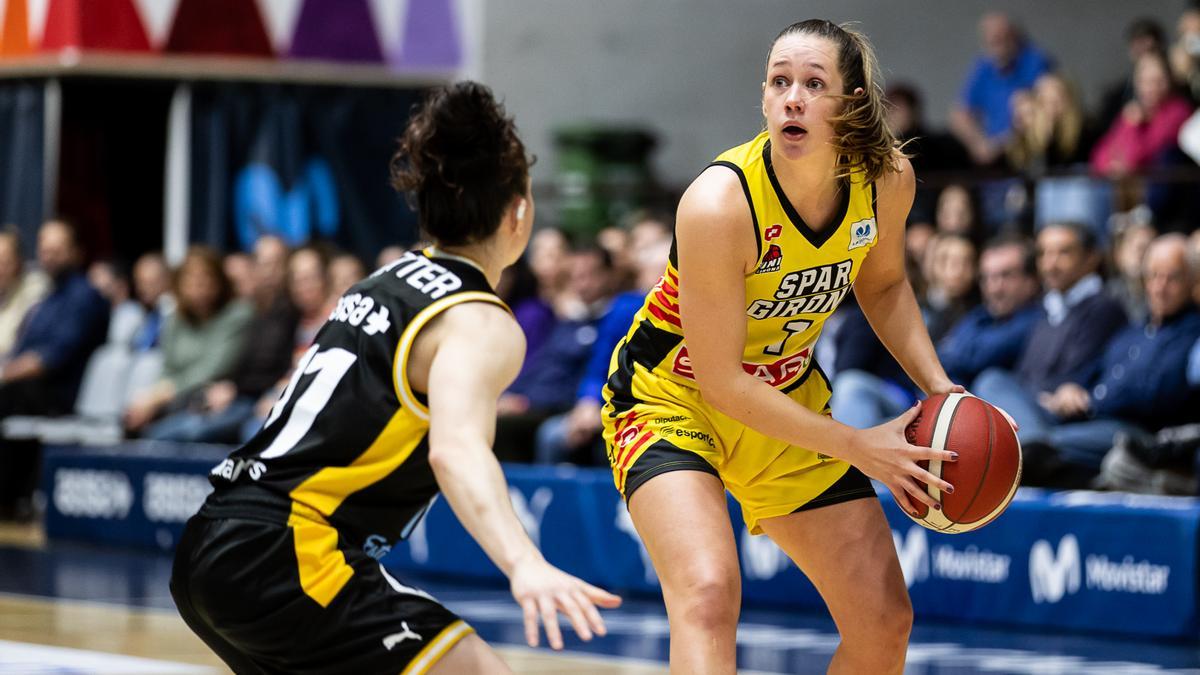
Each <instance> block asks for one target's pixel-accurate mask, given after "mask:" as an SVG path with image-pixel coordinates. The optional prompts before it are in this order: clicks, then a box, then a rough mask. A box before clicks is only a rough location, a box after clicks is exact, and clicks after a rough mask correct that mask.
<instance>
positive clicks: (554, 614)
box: [509, 555, 621, 649]
mask: <svg viewBox="0 0 1200 675" xmlns="http://www.w3.org/2000/svg"><path fill="white" fill-rule="evenodd" d="M509 583H510V585H511V588H512V594H513V598H515V599H516V601H517V604H518V605H520V606H521V611H522V613H523V614H524V615H525V641H526V642H528V643H529V646H530V647H536V646H538V620H539V619H540V620H541V622H542V625H543V626H545V628H546V641H547V642H549V643H550V646H551V647H552V648H554V649H562V648H563V640H562V631H560V630H559V627H558V613H559V612H562V613H563V614H565V615H566V617H567V619H568V620H570V622H571V626H572V627H573V628H574V629H575V633H576V634H577V635H579V637H580V638H581V639H583V640H585V641H587V640H591V639H592V635H593V634H595V635H600V636H603V635H604V634H605V633H607V629H606V628H605V627H604V619H602V618H600V612H599V611H597V610H596V606H597V605H599V606H600V607H604V608H607V609H612V608H615V607H619V606H620V605H621V598H619V597H617V596H615V595H613V594H612V593H609V592H608V591H605V590H603V589H600V588H596V587H595V586H593V585H591V584H589V583H587V582H586V581H583V580H582V579H579V578H576V577H573V576H571V575H570V574H567V573H566V572H563V571H562V570H560V569H558V568H557V567H555V566H553V565H551V564H550V563H548V562H546V560H545V559H544V558H542V557H541V556H540V555H539V556H536V557H533V556H530V557H528V558H526V559H525V560H523V561H521V562H519V563H517V564H516V566H514V567H513V569H512V574H511V575H510V576H509Z"/></svg>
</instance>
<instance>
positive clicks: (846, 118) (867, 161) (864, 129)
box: [771, 19, 907, 182]
mask: <svg viewBox="0 0 1200 675" xmlns="http://www.w3.org/2000/svg"><path fill="white" fill-rule="evenodd" d="M796 34H805V35H815V36H817V37H822V38H825V39H827V40H830V41H831V42H833V43H834V44H835V45H837V48H838V69H839V71H840V73H841V76H842V82H843V83H844V85H845V87H844V90H843V92H842V94H841V95H840V96H838V98H840V99H841V100H842V112H841V114H839V115H837V116H836V117H833V118H831V119H830V120H829V121H830V124H832V125H833V135H834V140H833V148H834V150H835V151H836V152H837V154H838V164H839V166H840V167H841V171H840V173H839V177H844V176H848V175H849V174H850V173H851V171H853V170H855V169H860V170H861V171H862V172H863V174H864V175H865V177H866V181H867V182H873V181H875V180H878V179H879V178H880V177H881V176H882V175H883V174H884V172H885V171H898V170H899V168H900V166H899V159H900V158H902V157H907V155H905V154H904V153H903V151H902V148H901V146H900V144H899V143H898V142H897V141H896V137H895V136H894V135H893V134H892V130H891V129H889V128H888V125H887V101H886V99H885V98H884V95H883V86H882V81H881V80H882V78H881V77H880V76H879V62H878V61H877V60H876V58H875V50H874V48H872V47H871V43H870V42H869V41H868V40H867V38H866V36H865V35H863V34H862V33H860V32H858V31H856V30H853V29H851V28H847V27H846V26H845V25H841V26H839V25H838V24H835V23H833V22H832V21H826V20H825V19H809V20H807V21H799V22H797V23H794V24H792V25H790V26H788V27H787V28H784V29H783V30H782V31H781V32H780V33H779V35H777V36H776V37H775V40H774V41H773V42H772V43H771V49H774V48H775V43H776V42H778V41H779V39H780V38H782V37H785V36H787V35H796ZM859 88H861V89H862V93H861V94H855V93H854V92H855V90H856V89H859Z"/></svg>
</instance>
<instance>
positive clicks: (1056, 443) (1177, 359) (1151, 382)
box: [1025, 234, 1200, 487]
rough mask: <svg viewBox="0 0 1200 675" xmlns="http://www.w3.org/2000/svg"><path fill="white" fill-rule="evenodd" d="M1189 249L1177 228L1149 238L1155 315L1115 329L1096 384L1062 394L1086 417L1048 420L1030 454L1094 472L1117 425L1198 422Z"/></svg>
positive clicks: (1151, 427) (1149, 287) (1198, 327)
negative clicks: (1191, 375) (1192, 379)
mask: <svg viewBox="0 0 1200 675" xmlns="http://www.w3.org/2000/svg"><path fill="white" fill-rule="evenodd" d="M1186 252H1187V244H1186V239H1185V238H1184V237H1183V236H1182V235H1179V234H1168V235H1163V236H1161V237H1159V238H1158V239H1156V240H1155V241H1154V243H1153V244H1151V245H1150V248H1149V249H1148V250H1147V252H1146V278H1145V282H1146V299H1147V304H1148V305H1149V308H1150V319H1149V320H1148V321H1147V322H1146V324H1145V325H1142V326H1130V327H1129V328H1127V329H1125V330H1124V331H1123V332H1121V333H1120V334H1118V335H1117V337H1116V338H1115V339H1114V340H1113V341H1112V343H1111V344H1110V345H1109V347H1108V349H1107V351H1106V352H1105V355H1104V360H1103V368H1102V371H1101V373H1100V374H1099V376H1098V378H1097V379H1096V380H1095V381H1094V382H1092V383H1091V386H1090V387H1083V386H1079V385H1069V386H1068V388H1067V390H1066V392H1065V394H1064V395H1065V396H1068V397H1069V398H1070V399H1071V403H1072V405H1073V407H1074V408H1076V409H1078V410H1079V411H1080V413H1082V414H1083V415H1085V416H1086V417H1087V420H1086V421H1082V422H1073V423H1069V424H1062V425H1057V426H1053V427H1049V428H1048V429H1047V430H1046V431H1045V433H1044V435H1043V436H1042V437H1040V438H1035V439H1032V440H1031V441H1030V442H1029V443H1026V444H1025V448H1026V452H1027V455H1028V454H1034V455H1045V454H1048V453H1053V456H1054V458H1055V459H1056V460H1057V461H1059V462H1061V463H1062V464H1063V465H1066V466H1070V467H1074V468H1077V469H1078V470H1079V471H1081V472H1086V474H1085V475H1095V474H1096V473H1097V472H1098V471H1099V468H1100V460H1101V459H1102V458H1103V457H1104V454H1105V453H1106V452H1107V451H1108V449H1109V448H1110V447H1112V442H1113V438H1114V436H1115V435H1116V433H1117V432H1119V431H1125V432H1135V433H1136V432H1137V431H1144V432H1155V431H1158V430H1160V429H1162V428H1164V427H1168V426H1174V425H1178V424H1183V423H1185V422H1189V421H1190V422H1194V421H1196V416H1197V410H1200V395H1198V393H1200V392H1198V391H1197V390H1196V389H1195V388H1194V387H1192V386H1190V384H1189V383H1188V380H1187V367H1188V359H1189V354H1190V352H1191V350H1192V348H1193V346H1194V345H1195V344H1196V340H1197V339H1198V338H1200V311H1198V310H1197V308H1196V305H1195V304H1194V303H1193V302H1192V298H1191V292H1192V284H1193V280H1194V277H1195V274H1194V271H1193V270H1191V269H1190V266H1189V264H1188V260H1187V255H1186ZM1051 486H1056V485H1054V484H1053V483H1051ZM1056 487H1073V485H1058V486H1056Z"/></svg>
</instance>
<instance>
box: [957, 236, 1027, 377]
mask: <svg viewBox="0 0 1200 675" xmlns="http://www.w3.org/2000/svg"><path fill="white" fill-rule="evenodd" d="M979 289H980V291H981V295H982V297H983V304H981V305H980V306H979V307H976V308H975V309H973V310H971V311H970V312H967V314H966V316H964V317H963V318H961V319H959V320H958V323H956V324H954V327H953V328H951V329H950V332H949V333H947V334H946V336H945V337H943V338H942V339H941V340H939V341H938V345H937V352H938V357H939V358H940V359H941V361H942V366H943V367H944V368H945V369H946V374H947V375H949V376H950V379H951V380H954V381H955V382H961V383H964V384H969V383H970V382H971V381H972V380H974V379H975V377H976V376H978V375H979V374H980V373H981V372H983V371H984V370H986V369H988V368H1012V367H1013V365H1015V364H1016V362H1017V358H1018V357H1020V356H1021V353H1022V351H1024V349H1025V345H1026V343H1027V341H1028V340H1029V334H1030V332H1031V331H1032V330H1033V327H1034V324H1035V323H1036V322H1037V320H1038V315H1039V312H1038V306H1037V304H1036V302H1035V301H1036V298H1037V295H1038V290H1039V289H1038V281H1037V267H1036V261H1035V257H1034V251H1033V245H1032V244H1031V243H1030V242H1029V240H1028V239H1026V238H1025V237H1022V236H1019V235H1011V236H1001V237H997V238H996V239H993V240H992V241H990V242H988V243H987V245H986V246H984V247H983V253H982V254H981V255H980V256H979Z"/></svg>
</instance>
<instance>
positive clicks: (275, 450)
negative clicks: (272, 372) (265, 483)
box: [260, 344, 358, 459]
mask: <svg viewBox="0 0 1200 675" xmlns="http://www.w3.org/2000/svg"><path fill="white" fill-rule="evenodd" d="M320 348H321V346H320V345H318V344H313V346H312V347H309V348H308V351H307V352H305V353H304V356H303V357H302V358H301V359H300V362H299V363H297V364H296V371H295V372H294V373H292V379H291V380H290V381H289V382H288V385H287V389H284V390H283V395H282V396H280V397H279V400H278V401H276V402H275V407H273V408H271V414H270V416H268V417H267V422H266V424H264V425H263V428H264V429H266V428H267V427H269V426H271V425H272V424H274V423H275V422H276V421H277V420H278V419H279V416H280V415H282V414H283V409H284V408H286V407H287V404H288V401H289V400H291V398H292V394H293V393H295V391H296V384H297V383H298V382H300V378H301V377H303V376H305V375H309V374H311V373H316V374H317V376H316V377H315V378H313V380H312V382H310V383H309V384H308V388H306V389H305V390H304V393H302V394H300V398H298V399H296V405H295V406H293V408H292V414H291V415H289V416H288V421H287V424H285V425H283V428H282V429H280V430H279V434H278V435H277V436H275V440H274V441H271V445H269V446H267V449H266V450H263V451H262V454H261V455H260V457H262V458H264V459H271V458H272V457H279V456H280V455H283V454H286V453H287V452H288V451H289V450H291V449H292V448H293V447H295V445H296V444H297V443H299V442H300V439H302V438H304V434H307V433H308V430H309V429H311V428H312V425H313V422H314V421H315V420H316V419H317V415H318V414H319V413H320V412H321V410H323V409H324V408H325V404H327V403H329V398H330V397H331V396H333V390H334V389H337V386H338V383H339V382H341V381H342V378H343V377H345V376H346V371H348V370H350V366H352V365H354V362H355V361H356V360H357V359H358V357H357V356H355V355H354V354H353V353H351V352H348V351H346V350H345V349H339V348H338V347H333V348H332V349H327V350H325V351H323V352H322V351H319V350H320Z"/></svg>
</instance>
